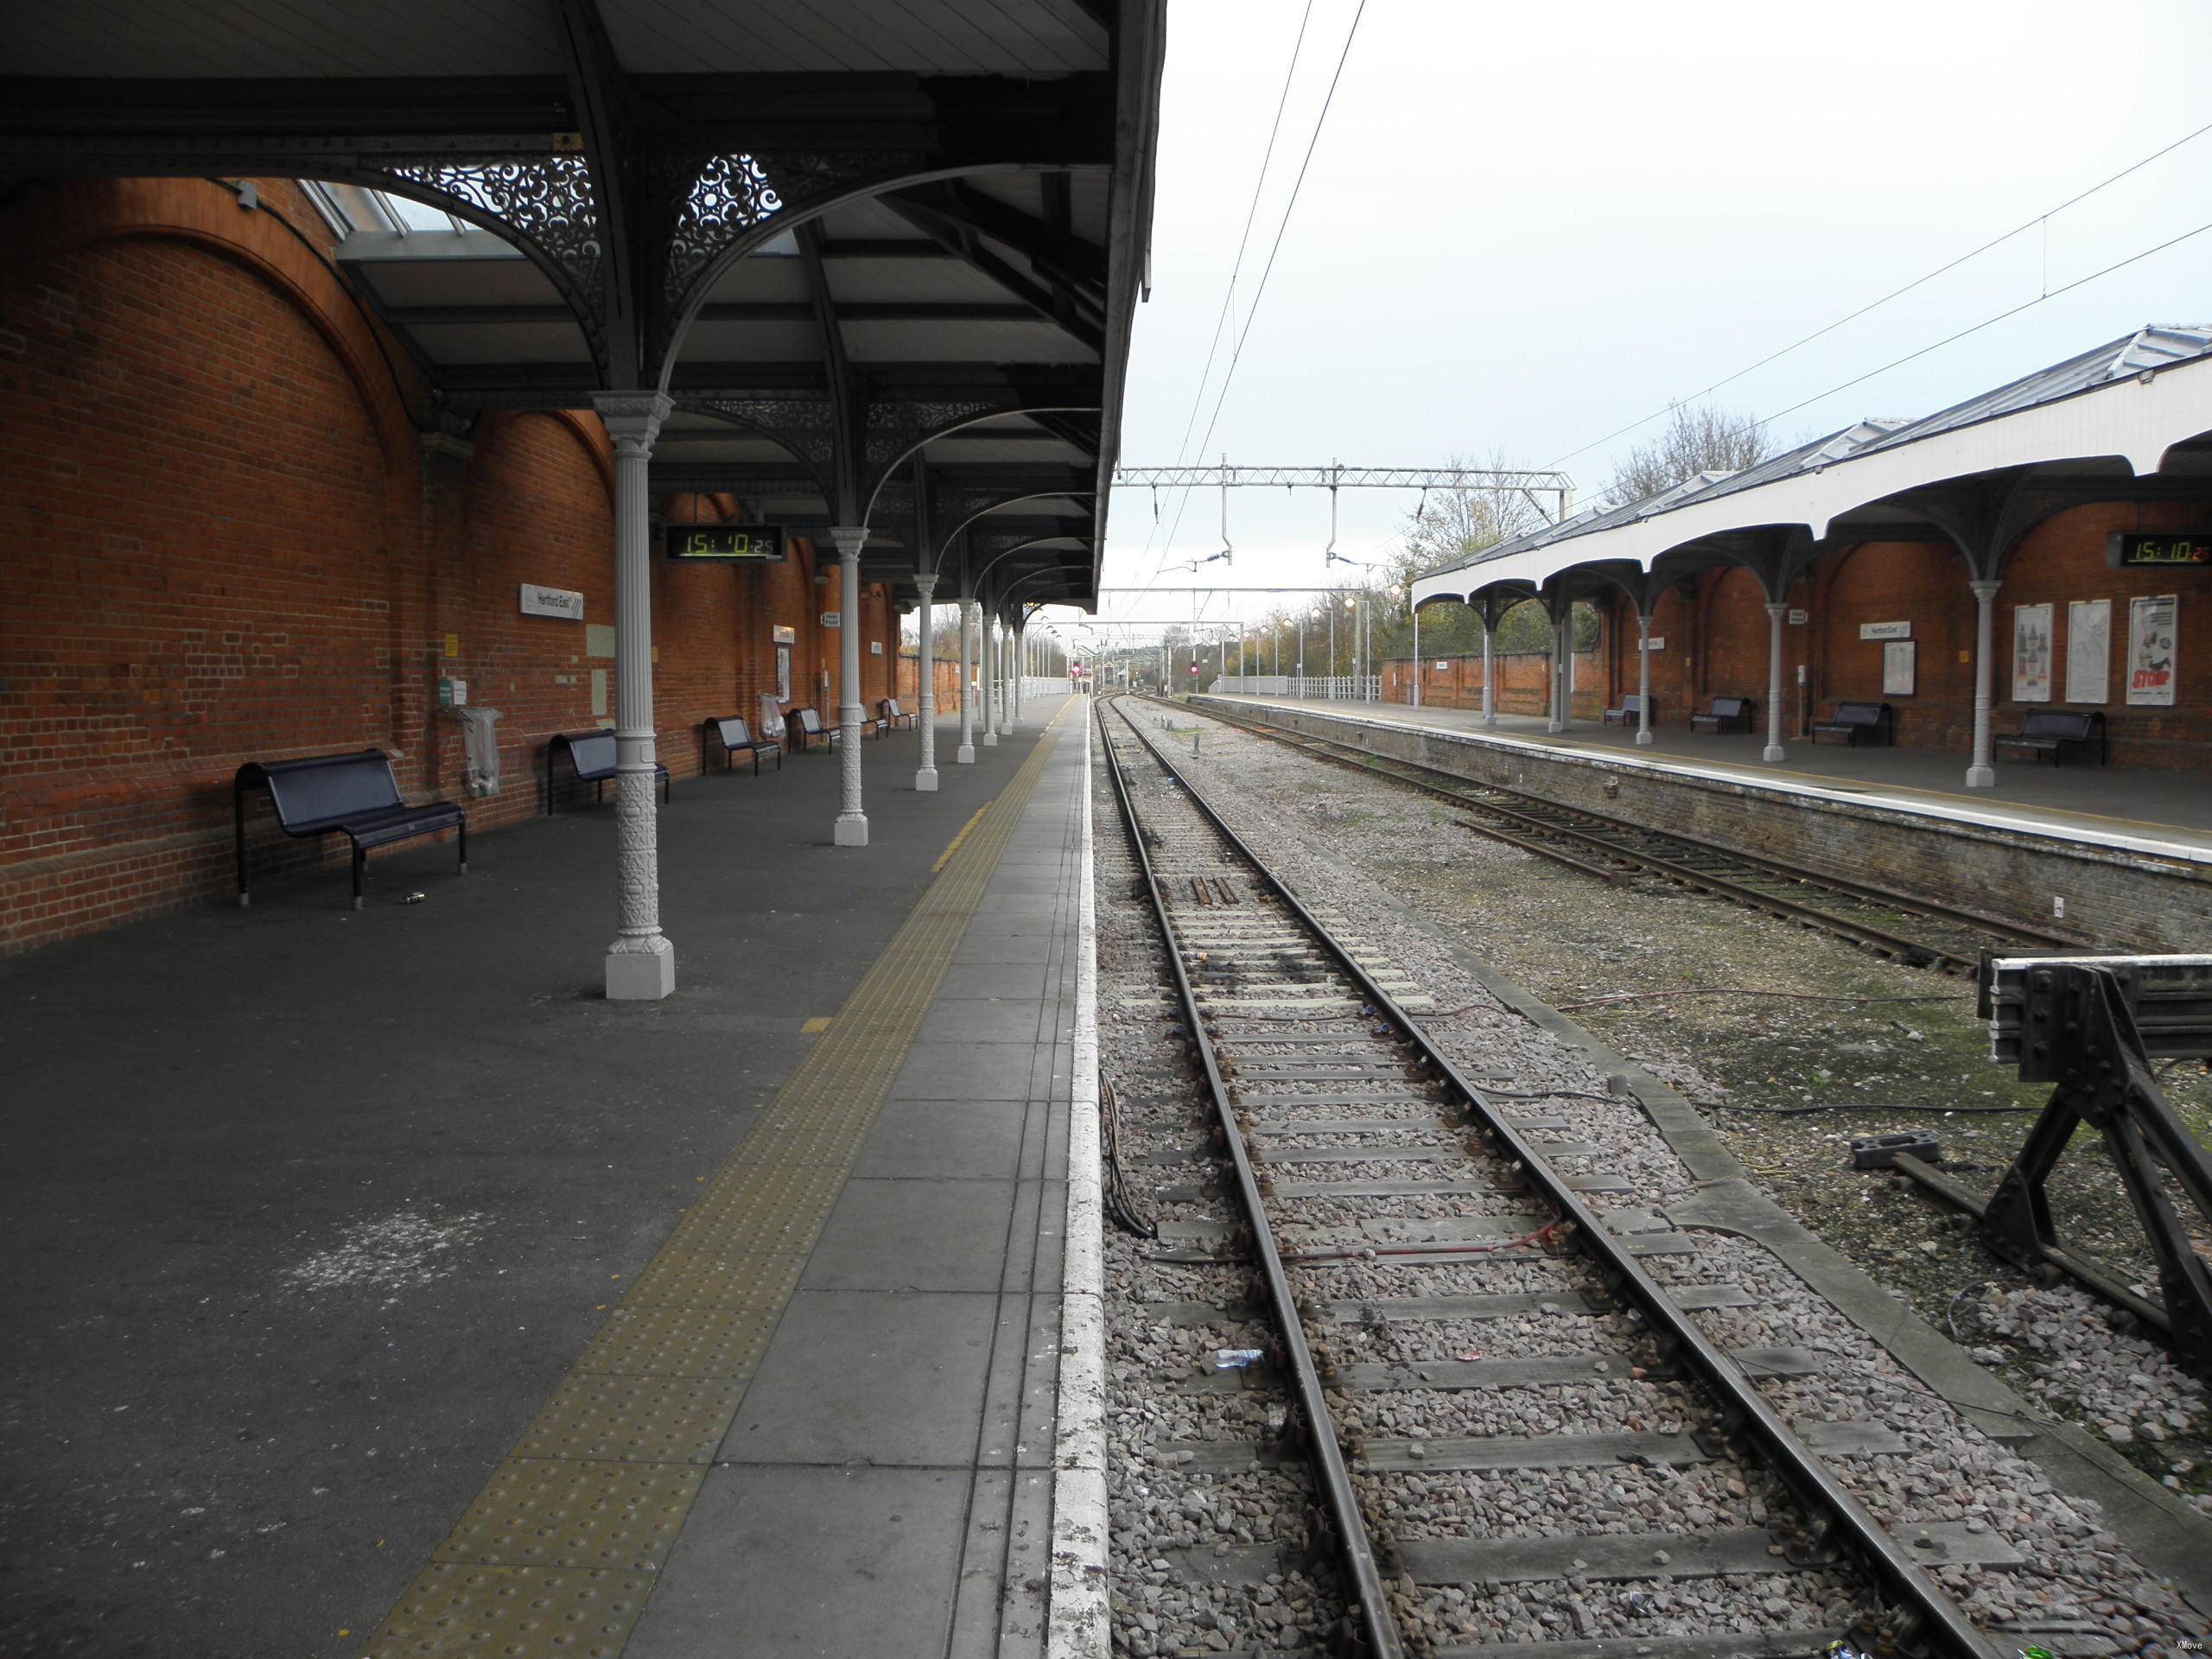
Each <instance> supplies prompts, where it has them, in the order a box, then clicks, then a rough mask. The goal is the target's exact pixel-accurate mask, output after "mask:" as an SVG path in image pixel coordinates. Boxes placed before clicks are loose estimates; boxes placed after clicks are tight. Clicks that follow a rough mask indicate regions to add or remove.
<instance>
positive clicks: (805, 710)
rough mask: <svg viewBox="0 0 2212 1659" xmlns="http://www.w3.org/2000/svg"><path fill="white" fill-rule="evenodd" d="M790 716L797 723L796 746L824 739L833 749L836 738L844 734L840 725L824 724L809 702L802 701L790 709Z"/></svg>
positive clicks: (835, 744) (802, 746) (835, 745)
mask: <svg viewBox="0 0 2212 1659" xmlns="http://www.w3.org/2000/svg"><path fill="white" fill-rule="evenodd" d="M791 719H792V720H794V721H797V722H798V747H801V748H802V749H803V748H805V747H807V746H808V745H809V744H810V743H819V742H824V741H826V742H827V743H828V744H829V747H831V748H833V749H834V748H836V747H837V740H838V739H839V738H841V737H842V736H843V735H844V730H843V728H842V727H837V726H824V725H823V723H822V716H821V715H818V714H817V713H815V711H814V709H813V706H812V705H811V704H810V703H804V702H803V703H801V704H799V706H798V708H796V709H792V710H791Z"/></svg>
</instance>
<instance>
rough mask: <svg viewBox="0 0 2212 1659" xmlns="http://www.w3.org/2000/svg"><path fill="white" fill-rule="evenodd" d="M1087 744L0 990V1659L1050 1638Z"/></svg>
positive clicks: (672, 828)
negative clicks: (635, 923)
mask: <svg viewBox="0 0 2212 1659" xmlns="http://www.w3.org/2000/svg"><path fill="white" fill-rule="evenodd" d="M1087 708H1088V704H1087V701H1086V700H1084V699H1065V700H1061V701H1058V702H1050V703H1047V704H1046V705H1045V706H1044V707H1043V708H1041V709H1037V708H1034V707H1033V708H1031V709H1027V710H1025V716H1026V717H1025V719H1024V721H1023V722H1022V724H1021V727H1020V729H1019V731H1018V732H1016V733H1014V734H1010V735H1008V736H1007V737H1005V738H1003V739H1002V740H1001V743H1000V744H999V745H998V746H997V747H979V748H978V749H977V751H976V754H977V763H976V765H975V766H963V767H954V766H944V767H943V768H942V772H941V776H942V778H943V786H942V788H941V790H940V791H939V792H937V793H934V794H919V793H916V792H914V791H912V790H911V789H908V788H904V787H900V786H899V785H898V783H894V782H893V780H900V781H903V780H904V779H908V778H911V777H912V771H913V766H914V758H915V757H914V753H913V751H914V749H915V747H916V744H917V739H916V736H915V734H912V733H911V732H909V733H901V734H894V735H893V736H890V737H888V738H887V739H885V740H884V741H881V742H880V743H879V742H877V741H870V742H869V743H868V749H867V759H868V767H869V775H870V777H871V778H872V779H878V780H881V781H880V782H878V783H877V784H876V785H875V786H874V788H873V789H872V791H871V793H870V796H869V798H868V807H869V810H870V814H871V818H872V828H873V832H874V833H873V842H874V844H873V845H872V846H871V847H869V848H868V849H866V850H865V851H855V850H852V849H836V848H833V847H831V846H829V844H828V839H829V838H828V835H827V829H828V825H829V820H830V817H831V814H832V812H833V810H834V807H835V803H836V792H837V788H838V766H837V765H836V761H835V760H832V759H830V758H829V756H827V755H822V756H814V755H800V756H793V757H791V760H789V761H788V763H787V764H786V766H785V768H784V769H783V771H782V772H781V774H780V775H777V774H773V773H772V774H769V775H766V776H764V777H761V778H759V779H754V778H753V777H750V776H748V775H744V774H742V773H739V774H734V775H728V776H724V775H719V774H717V775H712V776H709V777H707V778H703V779H697V780H683V781H679V782H678V784H677V786H676V789H675V792H674V798H673V800H672V802H671V804H670V805H669V806H668V807H667V808H666V809H665V810H664V811H663V813H662V815H661V817H660V820H659V836H660V859H661V872H662V882H663V887H662V914H663V917H664V925H665V926H666V928H667V930H668V931H669V933H670V935H671V938H675V939H676V940H677V941H678V943H679V944H680V947H681V948H682V950H683V964H684V966H683V979H682V981H681V982H680V984H679V986H678V988H677V993H676V994H675V995H673V996H671V997H670V998H669V999H667V1000H666V1001H662V1002H658V1003H653V1004H650V1005H615V1004H610V1003H609V1002H607V1001H606V1000H605V999H604V997H603V996H602V995H601V994H600V992H599V989H598V987H597V986H596V985H595V984H590V983H586V982H583V981H582V980H581V979H579V978H578V977H577V976H576V975H575V972H574V971H573V965H574V964H576V963H592V962H594V953H593V951H592V950H591V949H590V948H589V947H590V945H591V944H593V943H594V941H595V940H597V939H599V938H601V937H602V936H603V935H604V933H605V931H606V930H607V928H608V927H609V926H611V925H612V918H611V916H609V915H607V913H605V912H606V910H607V906H606V904H605V902H604V899H603V882H602V881H601V880H600V877H601V873H602V872H603V870H604V868H605V866H606V864H607V861H608V856H609V852H610V843H611V841H612V839H613V835H614V821H613V813H612V810H611V809H610V810H605V811H599V812H594V811H590V810H585V811H582V812H578V813H575V814H564V815H563V816H562V817H558V818H554V819H548V820H536V821H532V822H531V823H527V824H524V825H522V826H519V827H517V828H515V829H512V830H505V831H501V832H499V833H498V834H495V835H489V836H485V837H484V838H483V840H482V842H480V844H479V846H478V847H477V848H476V849H474V852H475V857H474V861H473V869H472V871H471V873H470V874H467V875H466V876H455V875H454V874H453V873H452V870H451V859H450V855H449V853H448V852H445V851H442V849H437V848H435V847H425V848H423V849H419V850H415V851H407V852H402V853H399V854H397V855H394V856H392V857H391V858H388V859H381V860H379V861H378V862H377V864H376V865H375V867H374V880H373V881H372V902H371V905H370V907H369V908H368V909H367V910H365V912H359V913H356V912H353V911H351V910H349V909H348V908H347V907H346V894H345V891H344V888H345V883H344V880H343V879H342V876H340V877H337V878H334V877H333V875H332V874H331V873H330V872H329V871H327V870H324V871H318V872H315V873H311V874H305V875H302V876H299V877H296V878H293V879H289V880H283V881H281V882H275V883H272V884H270V886H269V887H267V888H266V889H264V890H263V891H261V892H257V893H256V902H255V905H254V906H253V908H252V909H251V910H236V911H233V910H229V909H207V908H200V909H194V910H191V911H188V912H182V913H180V914H175V915H172V916H170V917H168V918H161V919H157V920H155V921H151V922H147V923H143V924H140V925H136V926H132V927H129V928H124V929H118V930H112V931H108V932H105V933H103V934H100V935H98V936H95V937H93V938H89V939H86V940H83V941H80V942H77V943H73V944H64V945H60V946H56V947H54V948H53V949H51V950H46V951H43V952H41V953H39V954H38V955H37V956H36V957H26V958H22V959H18V960H16V961H14V962H11V963H7V964H4V965H3V966H0V987H4V990H3V991H0V1055H4V1057H5V1065H6V1069H7V1072H8V1077H9V1084H8V1090H7V1093H8V1094H9V1096H10V1097H11V1100H12V1101H13V1103H15V1109H14V1110H12V1111H11V1112H10V1119H11V1122H13V1125H14V1127H15V1131H16V1134H15V1140H14V1143H13V1144H14V1155H12V1156H11V1158H10V1160H8V1162H7V1164H6V1166H5V1168H4V1170H0V1216H4V1217H5V1221H4V1236H5V1239H6V1243H7V1245H8V1253H9V1258H10V1262H11V1263H12V1264H13V1268H12V1271H11V1273H10V1275H9V1285H8V1289H7V1292H6V1297H5V1306H6V1308H7V1311H8V1328H9V1332H10V1342H9V1343H8V1344H7V1351H6V1357H5V1358H4V1360H0V1373H3V1374H4V1375H0V1394H4V1396H5V1397H6V1399H7V1400H8V1402H9V1416H10V1429H11V1433H10V1435H9V1437H8V1440H7V1445H8V1448H9V1450H8V1452H7V1463H8V1466H7V1468H6V1470H5V1474H6V1482H5V1486H6V1491H7V1492H8V1494H9V1496H8V1497H7V1499H6V1501H5V1503H4V1505H0V1548H4V1553H5V1555H6V1557H7V1559H8V1560H9V1562H10V1567H9V1569H8V1578H9V1592H8V1594H7V1596H6V1598H5V1599H4V1604H0V1649H4V1650H5V1651H8V1652H11V1653H24V1654H29V1653H40V1654H52V1655H63V1654H77V1653H87V1654H90V1653H103V1654H105V1653H124V1652H145V1653H156V1652H186V1651H188V1652H193V1653H200V1654H207V1655H240V1656H243V1655H250V1654H251V1655H262V1654H277V1653H288V1654H296V1655H315V1656H354V1655H362V1654H371V1655H378V1656H387V1655H391V1656H396V1655H399V1654H403V1653H404V1654H407V1655H440V1654H448V1653H453V1654H458V1653H462V1652H470V1653H474V1652H479V1651H491V1652H499V1653H504V1654H510V1655H520V1656H530V1655H537V1654H552V1653H556V1652H559V1653H565V1652H592V1653H598V1654H605V1655H613V1654H620V1655H624V1656H626V1659H672V1656H679V1655H691V1654H704V1653H713V1654H730V1653H738V1652H746V1653H770V1652H775V1653H793V1654H836V1655H852V1654H868V1655H874V1656H884V1659H903V1656H914V1659H935V1656H966V1655H982V1654H990V1655H993V1656H999V1655H1018V1654H1022V1653H1033V1654H1034V1653H1041V1652H1042V1651H1043V1650H1044V1643H1045V1640H1046V1618H1047V1606H1046V1601H1047V1595H1048V1589H1047V1586H1048V1583H1049V1580H1050V1577H1051V1572H1052V1562H1051V1560H1049V1545H1050V1541H1051V1538H1052V1528H1053V1525H1054V1510H1053V1504H1054V1486H1053V1462H1054V1457H1053V1452H1054V1442H1053V1437H1054V1428H1055V1423H1056V1418H1057V1414H1058V1391H1059V1368H1060V1365H1061V1363H1062V1359H1061V1347H1062V1339H1063V1333H1062V1330H1061V1319H1060V1314H1061V1295H1060V1292H1061V1285H1062V1271H1063V1262H1062V1251H1061V1249H1060V1240H1061V1236H1062V1230H1063V1225H1064V1216H1065V1205H1066V1197H1067V1194H1066V1184H1065V1173H1066V1163H1067V1146H1068V1129H1069V1117H1070V1112H1069V1103H1070V1099H1071V1086H1072V1082H1071V1080H1072V1077H1073V1076H1074V1067H1075V1058H1074V1057H1075V1052H1076V1051H1075V1046H1076V1040H1077V1029H1076V1027H1077V961H1078V957H1079V956H1080V955H1081V951H1080V949H1079V947H1080V944H1081V934H1080V928H1079V917H1078V899H1079V895H1080V893H1081V891H1082V886H1083V874H1084V869H1085V868H1086V866H1087V851H1088V849H1087V845H1086V843H1085V842H1084V816H1083V814H1082V812H1081V811H1080V810H1079V804H1080V802H1081V801H1082V800H1083V798H1084V796H1083V788H1084V781H1083V780H1084V756H1085V753H1086V735H1085V731H1084V715H1085V712H1086V710H1087ZM940 747H941V749H942V750H943V752H944V753H946V754H947V755H949V754H950V741H949V740H948V741H946V742H944V743H941V745H940ZM739 847H742V848H743V849H744V856H743V857H734V856H733V855H732V853H733V849H736V848H739ZM410 889H419V890H420V892H421V893H422V895H423V897H422V899H421V901H420V902H414V903H410V902H406V899H405V895H406V894H408V893H409V891H410ZM1096 1547H1097V1548H1098V1549H1099V1550H1100V1551H1101V1552H1102V1553H1103V1536H1100V1537H1097V1538H1096Z"/></svg>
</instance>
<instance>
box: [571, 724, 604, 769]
mask: <svg viewBox="0 0 2212 1659" xmlns="http://www.w3.org/2000/svg"><path fill="white" fill-rule="evenodd" d="M569 760H573V761H575V763H576V771H577V772H578V774H579V775H582V776H586V777H588V776H589V775H590V774H591V773H593V772H612V771H613V770H614V734H613V733H612V732H586V733H583V734H581V735H571V736H570V737H569Z"/></svg>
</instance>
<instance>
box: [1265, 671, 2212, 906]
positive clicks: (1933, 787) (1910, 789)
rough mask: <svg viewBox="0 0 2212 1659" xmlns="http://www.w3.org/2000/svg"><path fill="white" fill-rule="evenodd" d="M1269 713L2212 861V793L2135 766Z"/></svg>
mask: <svg viewBox="0 0 2212 1659" xmlns="http://www.w3.org/2000/svg"><path fill="white" fill-rule="evenodd" d="M1235 701H1247V702H1254V703H1258V704H1261V705H1263V706H1271V707H1291V708H1299V709H1314V710H1317V711H1319V712H1324V713H1330V714H1338V715H1351V716H1355V717H1359V718H1365V719H1371V720H1381V721H1391V722H1393V723H1395V724H1399V725H1404V726H1410V727H1416V728H1433V729H1435V730H1438V731H1446V732H1455V733H1459V732H1464V733H1467V734H1472V735H1478V736H1481V737H1484V738H1488V739H1491V740H1493V741H1497V742H1501V743H1517V744H1526V745H1532V746H1534V747H1538V748H1547V749H1554V750H1558V751H1560V753H1567V754H1584V755H1594V756H1606V757H1613V756H1618V757H1620V758H1623V759H1629V760H1638V761H1642V762H1644V763H1646V764H1649V765H1650V766H1657V767H1661V768H1663V769H1668V770H1674V771H1680V772H1684V773H1686V774H1688V775H1691V776H1701V775H1710V776H1713V777H1720V778H1726V779H1733V780H1736V781H1739V782H1743V783H1747V784H1753V785H1769V786H1772V787H1775V788H1777V789H1783V790H1803V791H1831V792H1833V793H1835V794H1838V795H1843V796H1847V797H1848V798H1851V799H1853V800H1856V801H1864V802H1870V803H1874V804H1880V805H1883V806H1886V807H1890V808H1893V809H1895V810H1900V811H1918V812H1924V813H1928V814H1929V815H1931V816H1939V817H1957V818H1960V819H1962V820H1967V821H1973V820H1986V821H1989V822H1991V823H2000V824H2004V825H2007V826H2010V827H2013V828H2018V829H2029V830H2032V831H2034V832H2036V833H2037V834H2042V835H2050V836H2061V837H2074V838H2078V839H2082V840H2083V841H2086V842H2110V843H2112V844H2121V843H2124V842H2128V841H2142V842H2159V843H2164V844H2165V845H2168V846H2171V847H2173V848H2177V849H2183V850H2184V851H2194V852H2196V853H2197V854H2199V855H2202V858H2203V859H2204V860H2205V861H2206V862H2207V863H2208V864H2212V789H2207V788H2206V787H2205V785H2204V780H2203V779H2202V778H2201V777H2197V776H2196V775H2194V774H2191V773H2188V772H2159V771H2154V770H2148V769H2144V768H2139V767H2130V768H2128V769H2126V770H2124V771H2120V772H2113V771H2111V770H2109V769H2107V768H2105V767H2102V766H2051V765H2050V764H2048V763H2045V762H2034V761H2020V760H2016V761H2008V762H2005V763H2003V764H2001V765H2000V766H1999V767H1998V770H1997V784H1996V786H1995V787H1994V788H1993V789H1975V790H1968V789H1966V788H1963V787H1961V785H1960V782H1959V779H1960V778H1961V775H1962V774H1963V773H1964V772H1965V770H1966V757H1965V756H1964V755H1960V754H1953V753H1949V752H1948V751H1946V750H1941V749H1912V748H1885V747H1865V748H1855V747H1851V746H1849V745H1847V744H1841V743H1820V744H1815V743H1813V742H1810V741H1806V740H1803V739H1797V740H1785V743H1784V747H1785V750H1786V752H1787V753H1788V756H1789V758H1788V759H1787V760H1784V761H1783V762H1782V763H1780V764H1779V765H1777V766H1769V765H1767V764H1765V763H1764V761H1762V760H1760V759H1759V751H1760V750H1761V749H1762V748H1764V747H1765V744H1766V738H1765V735H1764V729H1762V730H1761V731H1759V732H1756V733H1742V732H1721V733H1713V734H1707V733H1691V732H1687V731H1684V730H1682V729H1681V728H1679V727H1673V726H1656V727H1654V728H1652V732H1651V740H1652V741H1651V742H1650V743H1649V745H1648V746H1646V747H1637V741H1636V728H1635V727H1634V726H1632V725H1630V726H1605V725H1600V724H1598V723H1596V722H1594V721H1576V722H1575V723H1574V724H1573V726H1571V727H1569V728H1567V730H1566V731H1564V732H1548V731H1546V730H1545V729H1544V724H1545V722H1544V720H1543V717H1542V716H1541V715H1498V716H1497V725H1496V726H1495V727H1494V728H1492V727H1485V726H1484V724H1483V723H1482V715H1481V713H1480V712H1479V711H1478V710H1476V709H1412V708H1408V707H1406V706H1404V705H1402V704H1399V703H1388V702H1330V701H1327V700H1325V699H1321V698H1311V699H1300V698H1291V697H1251V698H1240V699H1235Z"/></svg>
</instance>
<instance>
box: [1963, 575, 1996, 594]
mask: <svg viewBox="0 0 2212 1659" xmlns="http://www.w3.org/2000/svg"><path fill="white" fill-rule="evenodd" d="M2004 585H2005V583H2004V582H2003V581H2002V580H2001V579H1999V578H1998V577H1996V576H1976V577H1975V578H1974V580H1973V581H1972V582H1968V583H1967V592H1968V593H1970V594H1973V595H1974V597H1975V598H1976V599H1994V598H1996V597H1997V590H1998V589H1999V588H2002V587H2003V586H2004Z"/></svg>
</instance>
